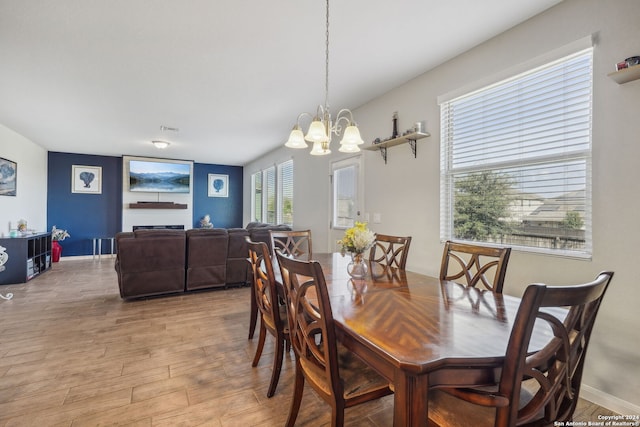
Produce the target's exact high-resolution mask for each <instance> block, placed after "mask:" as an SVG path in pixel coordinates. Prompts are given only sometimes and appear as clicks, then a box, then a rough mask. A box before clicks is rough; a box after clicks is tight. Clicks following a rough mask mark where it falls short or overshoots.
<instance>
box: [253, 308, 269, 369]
mask: <svg viewBox="0 0 640 427" xmlns="http://www.w3.org/2000/svg"><path fill="white" fill-rule="evenodd" d="M266 335H267V328H266V327H265V326H264V323H262V319H261V320H260V337H259V338H258V347H257V348H256V355H255V356H253V362H252V363H251V366H253V367H254V368H255V367H256V366H258V362H259V361H260V356H262V348H263V347H264V339H265V336H266Z"/></svg>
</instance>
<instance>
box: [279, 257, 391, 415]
mask: <svg viewBox="0 0 640 427" xmlns="http://www.w3.org/2000/svg"><path fill="white" fill-rule="evenodd" d="M276 254H277V258H278V264H279V266H280V272H281V274H282V282H283V285H284V291H285V299H286V305H287V314H288V319H289V330H290V331H291V332H290V338H291V346H292V347H293V350H294V353H295V356H296V373H295V388H294V392H293V398H292V401H291V409H290V411H289V417H288V419H287V426H289V427H293V425H294V424H295V421H296V418H297V417H298V411H299V409H300V403H301V401H302V393H303V390H304V384H305V381H307V382H308V383H309V385H310V386H311V388H313V389H314V390H315V391H316V393H317V394H318V395H319V396H320V397H321V398H322V399H323V400H324V401H325V402H327V403H328V404H329V405H330V406H331V425H332V426H334V427H335V426H342V425H343V424H344V411H345V408H349V407H352V406H355V405H358V404H360V403H364V402H368V401H370V400H373V399H377V398H380V397H382V396H386V395H388V394H390V393H391V389H390V388H389V382H388V381H387V380H385V379H384V378H383V377H381V376H380V375H378V373H377V372H375V371H374V370H373V369H371V368H369V367H368V366H367V365H365V364H364V363H363V362H362V361H361V360H360V359H358V358H357V357H356V356H354V355H353V354H352V353H351V352H349V351H348V350H347V349H346V348H344V347H343V346H342V345H341V344H339V343H338V342H337V341H336V333H335V328H334V320H333V313H332V311H331V305H330V303H329V293H328V290H327V285H326V282H325V277H324V274H323V271H322V267H321V266H320V264H319V263H318V262H316V261H301V260H296V259H292V258H289V257H287V256H285V255H283V254H282V253H281V252H280V251H277V252H276Z"/></svg>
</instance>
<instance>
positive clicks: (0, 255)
mask: <svg viewBox="0 0 640 427" xmlns="http://www.w3.org/2000/svg"><path fill="white" fill-rule="evenodd" d="M6 250H7V248H5V247H4V246H0V272H2V271H4V269H5V266H4V265H5V264H6V262H7V261H8V260H9V254H8V253H7V252H6Z"/></svg>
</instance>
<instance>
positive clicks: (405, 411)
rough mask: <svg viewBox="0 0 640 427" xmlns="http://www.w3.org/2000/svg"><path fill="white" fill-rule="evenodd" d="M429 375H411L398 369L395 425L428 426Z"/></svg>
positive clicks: (395, 387) (395, 389)
mask: <svg viewBox="0 0 640 427" xmlns="http://www.w3.org/2000/svg"><path fill="white" fill-rule="evenodd" d="M428 390H429V384H428V376H427V375H419V376H411V375H407V373H405V372H402V371H398V372H397V373H396V378H395V381H394V395H393V396H394V413H393V425H394V426H395V427H404V426H411V427H427V420H428V417H427V406H428Z"/></svg>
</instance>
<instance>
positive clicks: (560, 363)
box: [429, 272, 613, 427]
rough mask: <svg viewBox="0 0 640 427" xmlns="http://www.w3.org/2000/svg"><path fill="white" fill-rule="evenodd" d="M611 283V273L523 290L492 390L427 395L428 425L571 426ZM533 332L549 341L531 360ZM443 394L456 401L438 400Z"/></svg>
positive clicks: (470, 389) (452, 391)
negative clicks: (542, 331) (598, 317)
mask: <svg viewBox="0 0 640 427" xmlns="http://www.w3.org/2000/svg"><path fill="white" fill-rule="evenodd" d="M612 277H613V273H612V272H602V273H600V274H599V275H598V276H597V277H596V279H595V280H594V281H592V282H589V283H585V284H581V285H568V286H546V285H543V284H532V285H529V286H528V287H527V289H526V290H525V292H524V295H523V297H522V301H521V303H520V307H519V309H518V313H517V315H516V318H515V320H514V325H513V329H512V331H511V336H510V339H509V343H508V345H507V351H506V355H505V359H504V364H503V366H502V373H501V377H500V381H499V383H498V387H497V390H494V389H482V388H477V389H474V388H467V389H454V388H452V389H442V390H441V391H437V392H435V393H432V395H430V401H429V418H430V419H431V422H432V423H434V424H441V422H444V423H447V425H448V424H449V421H450V420H451V416H452V415H455V417H457V421H456V423H454V425H487V424H490V425H493V426H495V427H511V426H516V425H518V426H521V425H536V426H538V425H553V423H554V422H561V423H563V425H564V422H566V421H569V420H571V419H572V416H573V412H574V411H575V408H576V404H577V402H578V398H579V394H580V384H581V380H582V372H583V369H584V363H585V356H586V352H587V347H588V344H589V341H590V337H591V332H592V330H593V325H594V323H595V320H596V315H597V314H598V309H599V308H600V305H601V303H602V299H603V297H604V294H605V292H606V290H607V288H608V286H609V283H610V282H611V278H612ZM534 327H535V328H545V327H546V328H548V330H549V331H550V332H551V333H552V337H553V338H551V339H549V341H548V342H547V344H545V345H543V346H542V348H540V349H538V348H534V350H537V351H535V352H534V353H533V354H531V351H532V350H531V349H532V343H531V337H532V336H533V330H534ZM443 393H446V394H447V395H449V396H454V397H455V398H457V399H451V397H446V398H444V399H443V396H446V395H445V394H443ZM432 399H433V400H432ZM461 399H462V400H463V401H461ZM442 402H446V403H447V405H443V404H442ZM467 402H470V403H471V405H470V404H469V403H467ZM478 405H480V406H478ZM445 406H446V407H445ZM481 419H482V420H486V419H490V420H491V421H493V422H491V423H487V422H485V423H481V422H480V420H481ZM458 421H459V422H458Z"/></svg>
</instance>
